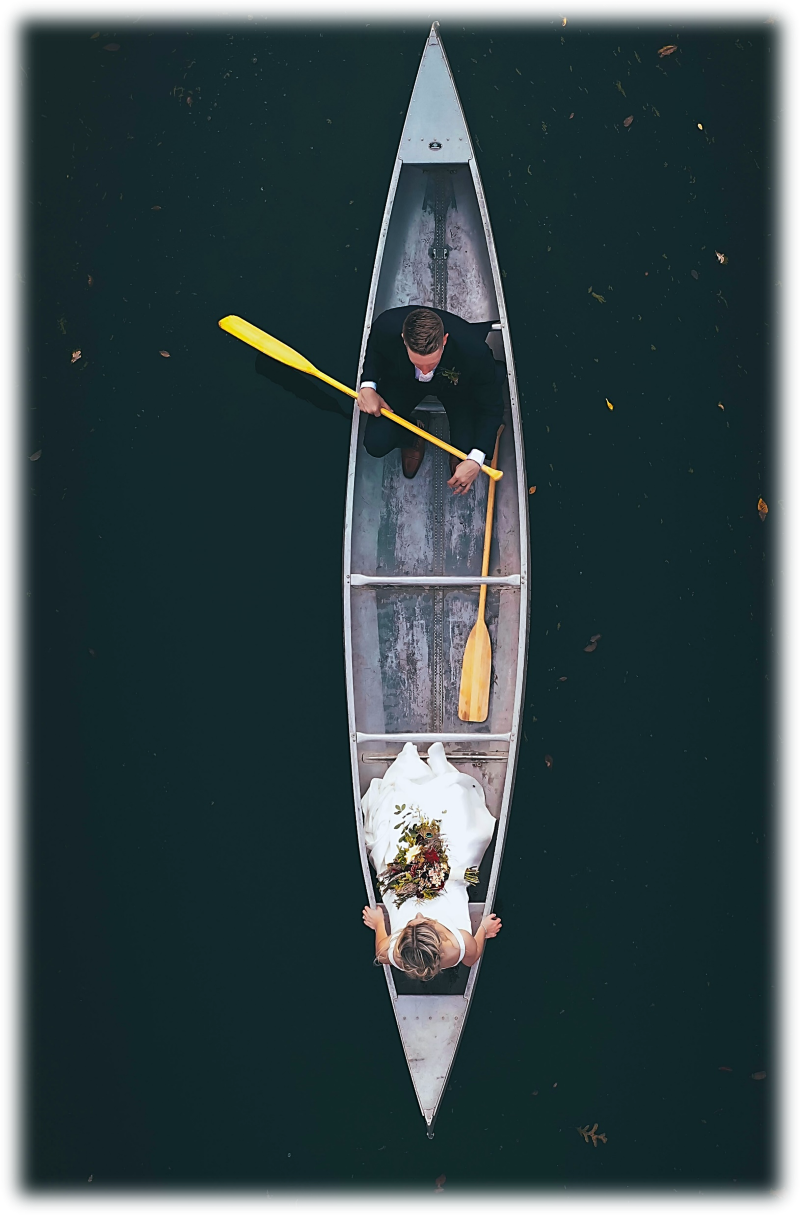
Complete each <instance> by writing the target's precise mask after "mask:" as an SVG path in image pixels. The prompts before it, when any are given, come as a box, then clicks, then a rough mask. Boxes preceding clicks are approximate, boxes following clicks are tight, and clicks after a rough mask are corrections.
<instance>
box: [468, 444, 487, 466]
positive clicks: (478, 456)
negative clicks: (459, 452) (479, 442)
mask: <svg viewBox="0 0 800 1215" xmlns="http://www.w3.org/2000/svg"><path fill="white" fill-rule="evenodd" d="M467 459H468V460H474V461H475V462H476V463H477V464H481V465H482V464H484V463H485V461H486V452H485V451H481V450H480V449H479V448H477V447H473V449H472V451H471V452H469V453H468V455H467Z"/></svg>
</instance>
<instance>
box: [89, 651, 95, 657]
mask: <svg viewBox="0 0 800 1215" xmlns="http://www.w3.org/2000/svg"><path fill="white" fill-rule="evenodd" d="M89 653H90V654H91V656H92V658H96V657H97V654H96V653H95V652H94V650H92V649H90V650H89Z"/></svg>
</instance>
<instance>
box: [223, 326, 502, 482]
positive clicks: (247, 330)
mask: <svg viewBox="0 0 800 1215" xmlns="http://www.w3.org/2000/svg"><path fill="white" fill-rule="evenodd" d="M219 327H220V329H224V330H225V332H226V333H232V334H233V336H234V337H237V338H240V339H241V341H243V342H247V344H248V346H254V347H255V348H256V350H260V351H261V353H262V354H268V355H269V357H270V358H271V359H277V361H278V362H279V363H286V365H287V366H288V367H296V368H297V370H298V371H305V372H306V374H307V375H315V376H316V377H317V379H318V380H324V381H325V383H326V384H330V385H331V387H332V388H338V389H339V391H340V392H345V393H347V395H348V396H349V397H357V396H358V393H357V392H354V391H353V389H352V388H348V387H347V386H346V385H345V384H340V383H339V381H338V380H332V379H331V377H330V376H329V375H325V372H324V371H317V369H316V367H315V366H314V364H313V363H309V361H308V359H305V358H303V356H302V354H298V353H297V351H296V350H292V348H291V346H287V345H286V344H285V343H284V342H279V341H278V339H277V338H274V337H270V335H269V334H268V333H265V332H264V330H263V329H257V328H256V326H255V325H251V324H250V323H249V321H243V320H242V318H241V317H240V316H224V317H223V318H222V320H221V321H220V322H219ZM381 413H382V414H383V416H384V417H385V418H391V419H392V421H393V422H397V424H398V426H404V427H405V428H406V430H410V431H411V432H412V433H413V434H415V435H422V437H423V439H427V440H428V442H429V443H435V444H436V446H437V447H441V448H442V449H443V450H444V451H449V452H450V454H451V455H453V456H458V457H459V459H461V460H466V458H467V454H466V452H463V451H459V450H458V448H457V447H451V446H450V444H449V443H445V441H444V439H437V437H436V435H429V434H428V432H427V431H426V430H420V428H419V426H415V425H414V423H413V422H407V421H406V420H405V418H401V417H399V415H398V414H396V413H392V411H391V409H381ZM481 467H482V469H483V471H484V472H485V473H486V475H487V476H489V477H491V478H492V481H493V482H494V481H499V480H500V478H501V477H502V475H503V474H502V472H500V471H499V470H498V469H497V468H496V467H494V466H492V467H491V468H490V467H489V465H488V464H483V465H481Z"/></svg>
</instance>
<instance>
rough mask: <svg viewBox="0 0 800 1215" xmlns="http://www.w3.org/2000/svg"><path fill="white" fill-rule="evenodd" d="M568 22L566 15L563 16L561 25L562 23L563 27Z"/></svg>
mask: <svg viewBox="0 0 800 1215" xmlns="http://www.w3.org/2000/svg"><path fill="white" fill-rule="evenodd" d="M566 24H567V19H566V17H562V18H561V25H562V27H563V26H565V25H566Z"/></svg>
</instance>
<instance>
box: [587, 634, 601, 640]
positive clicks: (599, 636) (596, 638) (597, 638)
mask: <svg viewBox="0 0 800 1215" xmlns="http://www.w3.org/2000/svg"><path fill="white" fill-rule="evenodd" d="M602 636H603V634H602V633H593V634H592V636H591V637H590V638H589V640H590V641H599V640H600V638H601V637H602Z"/></svg>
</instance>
